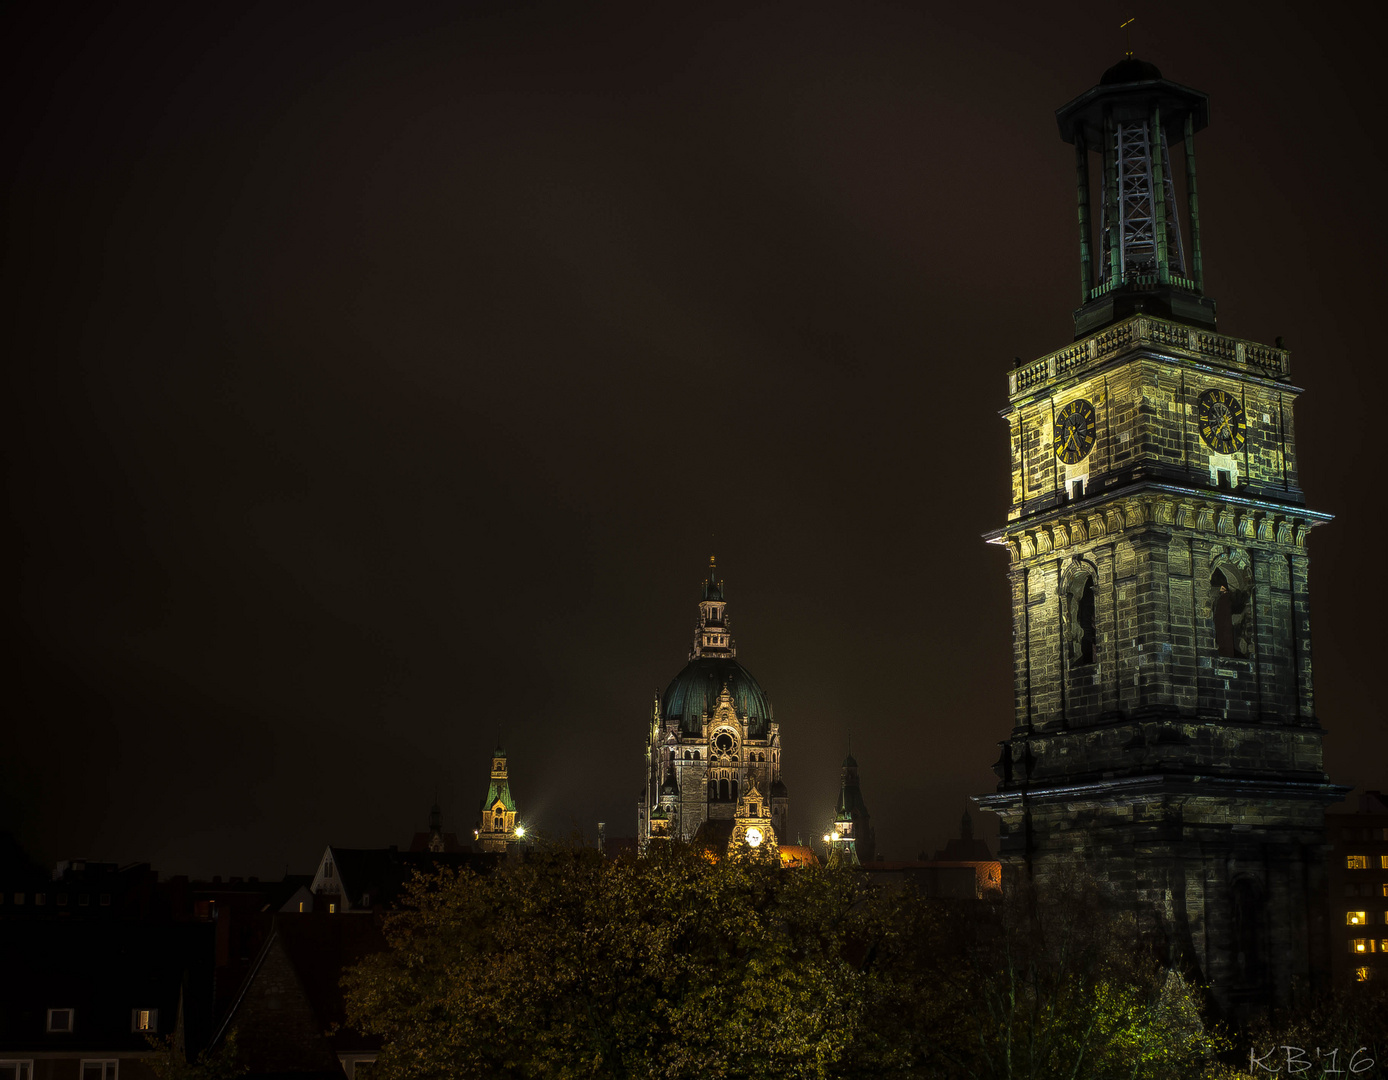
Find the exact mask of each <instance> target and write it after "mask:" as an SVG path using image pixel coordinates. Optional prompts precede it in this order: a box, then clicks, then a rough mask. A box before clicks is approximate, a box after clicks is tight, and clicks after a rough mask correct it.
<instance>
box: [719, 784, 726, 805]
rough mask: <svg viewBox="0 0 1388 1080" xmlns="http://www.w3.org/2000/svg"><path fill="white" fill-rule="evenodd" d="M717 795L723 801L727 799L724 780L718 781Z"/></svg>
mask: <svg viewBox="0 0 1388 1080" xmlns="http://www.w3.org/2000/svg"><path fill="white" fill-rule="evenodd" d="M718 797H719V798H720V799H722V800H723V801H724V802H727V800H728V782H727V781H726V780H719V781H718Z"/></svg>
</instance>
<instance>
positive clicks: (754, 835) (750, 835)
mask: <svg viewBox="0 0 1388 1080" xmlns="http://www.w3.org/2000/svg"><path fill="white" fill-rule="evenodd" d="M747 843H749V844H751V845H752V846H753V847H757V846H759V845H760V844H761V830H760V829H758V828H757V827H756V826H755V825H753V826H752V827H751V828H750V829H748V830H747Z"/></svg>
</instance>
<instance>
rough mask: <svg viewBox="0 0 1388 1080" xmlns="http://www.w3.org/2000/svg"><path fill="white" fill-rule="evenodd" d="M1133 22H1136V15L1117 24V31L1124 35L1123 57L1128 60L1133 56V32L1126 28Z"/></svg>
mask: <svg viewBox="0 0 1388 1080" xmlns="http://www.w3.org/2000/svg"><path fill="white" fill-rule="evenodd" d="M1135 22H1137V16H1136V15H1134V16H1133V17H1132V18H1131V19H1128V20H1126V21H1124V22H1121V23H1119V24H1118V29H1120V30H1122V31H1123V33H1124V38H1123V41H1124V44H1125V46H1126V47H1127V51H1126V52H1124V53H1123V55H1124V56H1127V57H1130V58H1131V56H1132V55H1133V32H1132V31H1131V30H1129V29H1128V27H1130V26H1132V24H1133V23H1135Z"/></svg>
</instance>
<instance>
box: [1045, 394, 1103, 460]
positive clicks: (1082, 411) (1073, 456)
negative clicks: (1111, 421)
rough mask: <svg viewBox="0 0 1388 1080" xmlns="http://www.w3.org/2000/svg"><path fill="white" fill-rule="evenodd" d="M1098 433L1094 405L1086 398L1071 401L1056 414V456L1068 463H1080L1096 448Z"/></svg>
mask: <svg viewBox="0 0 1388 1080" xmlns="http://www.w3.org/2000/svg"><path fill="white" fill-rule="evenodd" d="M1097 433H1098V428H1097V427H1096V426H1095V423H1094V406H1093V405H1091V404H1090V403H1089V401H1088V400H1086V399H1085V398H1080V399H1078V400H1077V401H1072V402H1070V403H1069V404H1068V405H1066V406H1065V407H1064V408H1063V409H1061V410H1060V412H1058V413H1056V415H1055V456H1056V457H1058V458H1060V460H1061V461H1063V462H1065V464H1066V465H1075V464H1078V463H1079V462H1081V461H1083V460H1084V457H1085V455H1086V454H1088V453H1089V451H1091V450H1093V449H1094V439H1095V436H1096V435H1097Z"/></svg>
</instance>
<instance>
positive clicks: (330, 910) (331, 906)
mask: <svg viewBox="0 0 1388 1080" xmlns="http://www.w3.org/2000/svg"><path fill="white" fill-rule="evenodd" d="M328 914H329V915H336V914H337V905H336V904H329V905H328Z"/></svg>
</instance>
